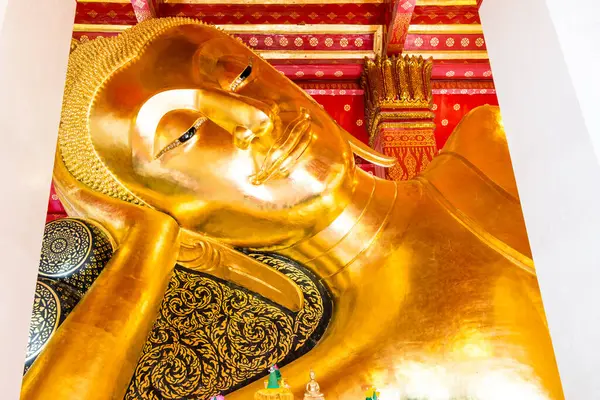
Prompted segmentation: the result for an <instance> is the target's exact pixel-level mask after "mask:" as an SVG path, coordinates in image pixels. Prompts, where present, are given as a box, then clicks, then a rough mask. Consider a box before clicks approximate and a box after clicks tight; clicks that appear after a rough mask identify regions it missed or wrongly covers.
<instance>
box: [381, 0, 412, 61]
mask: <svg viewBox="0 0 600 400" xmlns="http://www.w3.org/2000/svg"><path fill="white" fill-rule="evenodd" d="M416 2H417V0H393V2H392V14H391V18H390V21H389V25H388V31H387V37H386V41H385V47H384V53H388V54H389V53H390V51H388V50H390V49H391V48H393V49H394V50H393V52H394V53H401V52H402V46H403V45H404V42H405V41H406V36H407V34H408V27H409V26H410V21H411V20H412V16H413V12H414V11H415V5H416Z"/></svg>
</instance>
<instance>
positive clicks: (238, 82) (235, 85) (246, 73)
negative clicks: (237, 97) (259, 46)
mask: <svg viewBox="0 0 600 400" xmlns="http://www.w3.org/2000/svg"><path fill="white" fill-rule="evenodd" d="M253 61H254V60H253V59H252V57H250V60H249V61H248V65H247V66H246V68H244V70H243V71H242V72H241V73H240V74H239V75H238V76H237V78H235V79H234V80H233V82H231V84H230V85H229V90H230V91H232V92H237V91H238V90H239V89H240V87H241V86H242V84H243V83H244V82H246V81H247V80H248V78H249V77H250V75H251V74H252V63H253Z"/></svg>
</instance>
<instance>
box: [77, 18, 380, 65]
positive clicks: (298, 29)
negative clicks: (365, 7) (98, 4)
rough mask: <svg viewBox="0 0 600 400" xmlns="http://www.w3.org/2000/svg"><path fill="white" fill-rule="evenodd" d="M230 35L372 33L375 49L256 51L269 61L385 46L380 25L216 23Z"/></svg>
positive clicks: (98, 28) (104, 29) (97, 27)
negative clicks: (246, 33)
mask: <svg viewBox="0 0 600 400" xmlns="http://www.w3.org/2000/svg"><path fill="white" fill-rule="evenodd" d="M132 26H133V25H106V24H74V25H73V32H77V33H82V32H94V33H120V32H123V31H125V30H127V29H129V28H131V27H132ZM215 26H216V27H217V28H220V29H223V30H224V31H225V32H227V33H229V34H235V33H244V32H255V33H264V34H283V33H287V34H294V33H316V34H344V33H346V34H373V49H372V50H356V51H354V50H340V51H335V50H334V51H327V50H308V51H307V50H255V51H256V52H257V53H258V54H260V55H261V56H262V57H263V58H265V59H268V60H269V59H270V60H283V59H290V60H328V59H342V60H361V59H364V58H375V56H376V55H379V54H381V52H382V48H383V27H382V26H381V25H325V24H323V25H319V24H313V25H267V24H260V25H241V24H240V25H234V24H230V25H215Z"/></svg>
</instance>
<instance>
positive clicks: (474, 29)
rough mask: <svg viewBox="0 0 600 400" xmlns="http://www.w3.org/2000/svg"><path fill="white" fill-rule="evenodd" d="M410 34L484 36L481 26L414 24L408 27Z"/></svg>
mask: <svg viewBox="0 0 600 400" xmlns="http://www.w3.org/2000/svg"><path fill="white" fill-rule="evenodd" d="M408 33H409V34H413V35H418V34H422V35H435V34H441V35H443V34H452V33H455V34H465V35H467V34H483V27H482V26H481V24H455V25H454V24H440V25H435V24H433V25H420V24H413V25H410V26H409V27H408Z"/></svg>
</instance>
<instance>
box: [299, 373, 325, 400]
mask: <svg viewBox="0 0 600 400" xmlns="http://www.w3.org/2000/svg"><path fill="white" fill-rule="evenodd" d="M304 400H325V395H323V393H321V388H320V387H319V384H318V383H317V381H316V380H315V371H313V370H312V369H311V370H310V382H308V383H307V384H306V392H305V393H304Z"/></svg>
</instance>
